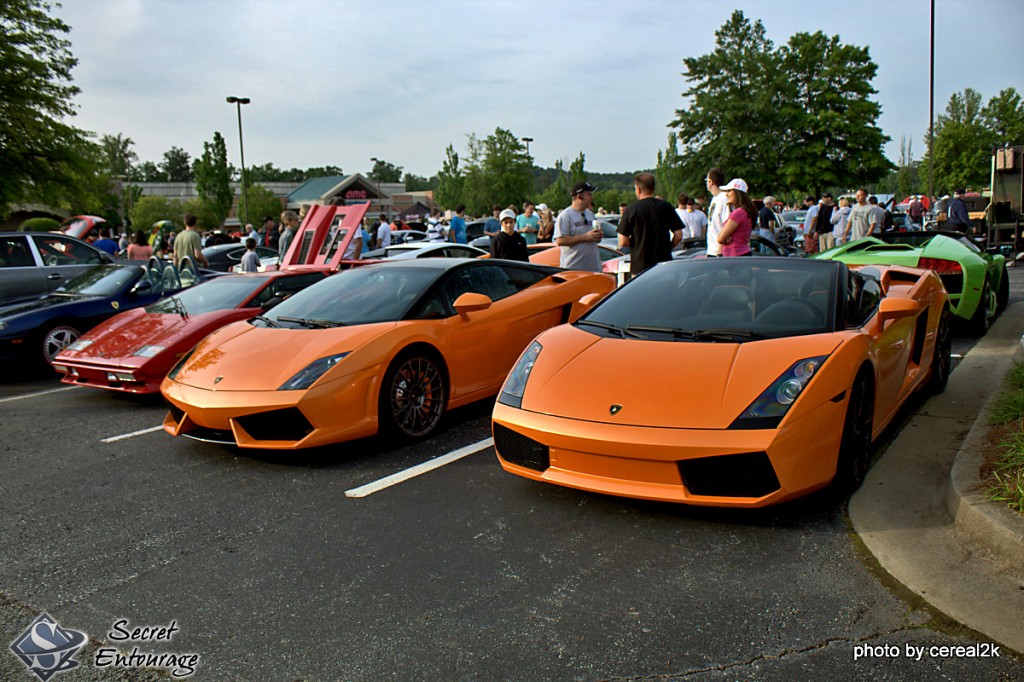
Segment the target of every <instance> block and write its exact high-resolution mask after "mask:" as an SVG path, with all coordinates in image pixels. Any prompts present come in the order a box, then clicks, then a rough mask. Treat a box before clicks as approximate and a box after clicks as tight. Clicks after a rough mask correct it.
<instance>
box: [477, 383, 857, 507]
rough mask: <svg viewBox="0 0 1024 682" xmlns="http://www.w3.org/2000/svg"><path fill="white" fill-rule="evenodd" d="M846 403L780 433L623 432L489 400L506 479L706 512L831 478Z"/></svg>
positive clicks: (807, 488) (827, 406)
mask: <svg viewBox="0 0 1024 682" xmlns="http://www.w3.org/2000/svg"><path fill="white" fill-rule="evenodd" d="M845 414H846V400H842V401H840V402H831V401H829V402H826V403H824V404H823V405H821V406H819V407H817V408H815V409H814V410H811V411H810V412H809V413H807V414H805V415H804V416H803V417H802V418H800V419H795V420H792V421H790V422H786V423H785V424H784V425H783V426H782V427H781V428H779V429H771V430H769V429H763V430H734V429H725V430H712V429H707V430H705V429H673V428H650V427H639V426H621V425H616V424H608V423H594V422H583V421H579V420H574V419H567V418H564V417H554V416H551V415H545V414H538V413H534V412H528V411H525V410H521V409H516V408H514V407H509V406H507V405H503V404H501V403H497V404H496V405H495V407H494V413H493V423H492V427H493V430H494V441H495V449H496V451H497V452H498V460H499V462H500V463H501V466H502V467H503V468H504V469H505V470H506V471H508V472H510V473H513V474H517V475H519V476H524V477H526V478H531V479H534V480H537V481H545V482H547V483H555V484H557V485H563V486H567V487H570V488H578V489H581V490H589V491H592V492H599V493H607V494H610V495H619V496H623V497H633V498H639V499H646V500H659V501H665V502H683V503H686V504H693V505H704V506H714V507H764V506H767V505H771V504H777V503H779V502H782V501H785V500H789V499H792V498H795V497H799V496H801V495H805V494H807V493H810V492H812V491H814V490H816V489H819V488H822V487H824V486H826V485H828V483H829V482H830V481H831V480H832V479H833V478H834V476H835V472H836V459H837V456H838V452H839V441H840V438H841V435H842V425H843V419H844V416H845Z"/></svg>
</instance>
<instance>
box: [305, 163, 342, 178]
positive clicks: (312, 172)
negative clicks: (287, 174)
mask: <svg viewBox="0 0 1024 682" xmlns="http://www.w3.org/2000/svg"><path fill="white" fill-rule="evenodd" d="M303 175H304V177H303V179H304V180H309V179H310V178H329V177H331V176H333V175H342V171H341V167H340V166H316V167H313V168H307V169H306V170H305V171H303Z"/></svg>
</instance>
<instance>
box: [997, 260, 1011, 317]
mask: <svg viewBox="0 0 1024 682" xmlns="http://www.w3.org/2000/svg"><path fill="white" fill-rule="evenodd" d="M1009 302H1010V277H1009V275H1008V274H1007V272H1006V266H1005V265H1004V266H1003V274H1002V276H1001V277H1000V278H999V292H998V293H997V294H996V312H997V313H1001V312H1003V310H1005V309H1006V304H1007V303H1009Z"/></svg>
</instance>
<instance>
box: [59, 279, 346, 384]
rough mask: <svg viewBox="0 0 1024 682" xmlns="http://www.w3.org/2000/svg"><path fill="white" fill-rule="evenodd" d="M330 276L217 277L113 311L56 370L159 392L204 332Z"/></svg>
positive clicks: (67, 376)
mask: <svg viewBox="0 0 1024 682" xmlns="http://www.w3.org/2000/svg"><path fill="white" fill-rule="evenodd" d="M325 276H326V273H325V272H323V271H309V270H305V271H301V272H263V273H256V274H246V275H227V276H224V277H217V278H215V279H212V280H210V281H209V282H204V283H203V284H200V285H198V286H195V287H191V288H189V289H185V290H183V291H182V292H180V293H178V294H175V295H174V296H171V297H168V298H164V299H162V300H160V301H157V302H156V303H154V304H152V305H150V306H147V307H146V308H137V309H135V310H129V311H126V312H124V313H122V314H120V315H117V316H115V317H112V318H111V319H109V320H107V321H106V322H104V323H103V324H101V325H99V326H98V327H96V328H94V329H93V330H92V331H90V332H89V333H88V334H85V335H84V336H82V337H81V338H80V339H78V340H77V341H75V342H74V343H73V344H71V345H70V346H68V347H67V348H66V349H65V350H63V351H62V352H61V353H60V354H59V355H57V357H56V358H55V359H54V361H53V368H54V369H55V370H57V371H58V372H59V373H61V374H62V375H63V376H62V378H61V381H63V382H64V383H66V384H74V385H78V386H93V387H95V388H105V389H109V390H111V391H123V392H126V393H157V392H158V391H159V390H160V382H161V381H163V378H164V377H165V376H167V372H169V371H170V370H171V367H173V366H174V363H176V362H177V361H178V360H180V359H181V358H182V356H184V355H185V353H187V352H188V351H189V350H191V349H192V348H193V347H194V346H195V345H196V344H197V343H199V341H200V340H202V339H203V338H204V337H205V336H207V335H208V334H210V333H211V332H213V331H215V330H217V329H220V328H221V327H223V326H225V325H227V324H230V323H232V322H237V321H239V320H247V319H249V318H251V317H253V316H255V315H259V314H260V313H262V312H264V311H266V310H269V309H270V308H272V307H273V306H274V305H276V304H277V303H279V302H280V301H282V300H284V299H285V298H287V297H289V296H291V295H292V294H294V293H295V292H297V291H300V290H302V289H305V288H306V287H307V286H309V285H310V284H313V283H315V282H319V281H320V280H322V279H323V278H324V277H325Z"/></svg>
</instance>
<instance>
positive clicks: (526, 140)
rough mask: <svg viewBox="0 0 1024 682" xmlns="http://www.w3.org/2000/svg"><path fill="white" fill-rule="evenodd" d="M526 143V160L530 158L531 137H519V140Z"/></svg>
mask: <svg viewBox="0 0 1024 682" xmlns="http://www.w3.org/2000/svg"><path fill="white" fill-rule="evenodd" d="M519 139H521V140H522V141H523V142H525V143H526V158H530V143H531V142H533V138H532V137H521V138H519Z"/></svg>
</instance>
